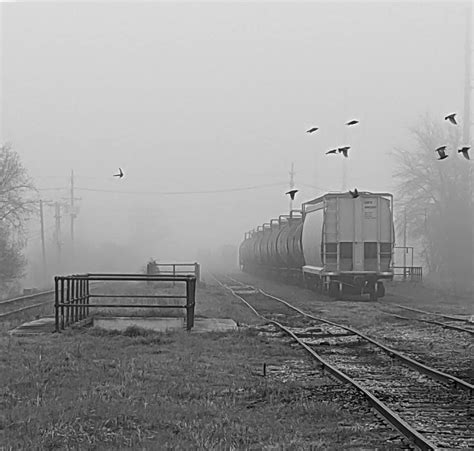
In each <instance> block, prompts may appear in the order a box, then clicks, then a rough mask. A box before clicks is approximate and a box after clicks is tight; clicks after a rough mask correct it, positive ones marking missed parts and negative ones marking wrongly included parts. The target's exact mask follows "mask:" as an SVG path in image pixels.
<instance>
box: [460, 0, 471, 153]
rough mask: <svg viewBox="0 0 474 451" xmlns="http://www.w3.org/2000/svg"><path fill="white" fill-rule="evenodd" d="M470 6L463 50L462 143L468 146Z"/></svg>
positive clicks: (469, 124)
mask: <svg viewBox="0 0 474 451" xmlns="http://www.w3.org/2000/svg"><path fill="white" fill-rule="evenodd" d="M471 28H472V4H471V2H469V4H468V6H467V7H466V30H465V32H466V43H465V48H464V121H463V133H462V135H463V141H464V144H465V145H467V146H469V145H470V143H471V125H472V123H471V122H472V119H471V97H472V35H471V33H472V30H471Z"/></svg>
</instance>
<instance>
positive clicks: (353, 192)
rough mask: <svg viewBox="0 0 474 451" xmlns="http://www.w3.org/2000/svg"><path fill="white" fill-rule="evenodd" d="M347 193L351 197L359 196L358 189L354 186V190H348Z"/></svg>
mask: <svg viewBox="0 0 474 451" xmlns="http://www.w3.org/2000/svg"><path fill="white" fill-rule="evenodd" d="M349 194H350V195H351V196H352V198H353V199H356V198H357V197H359V191H357V188H354V191H351V190H349Z"/></svg>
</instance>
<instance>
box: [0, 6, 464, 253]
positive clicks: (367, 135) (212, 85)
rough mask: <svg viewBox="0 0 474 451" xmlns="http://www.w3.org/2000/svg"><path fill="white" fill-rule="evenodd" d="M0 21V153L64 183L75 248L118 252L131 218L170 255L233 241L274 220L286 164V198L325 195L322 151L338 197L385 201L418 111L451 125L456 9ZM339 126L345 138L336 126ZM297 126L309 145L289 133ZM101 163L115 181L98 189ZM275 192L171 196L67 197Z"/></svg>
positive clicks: (109, 14) (199, 11)
mask: <svg viewBox="0 0 474 451" xmlns="http://www.w3.org/2000/svg"><path fill="white" fill-rule="evenodd" d="M1 9H2V27H1V29H2V35H1V39H2V44H1V49H2V73H1V75H2V101H1V103H2V105H1V106H2V117H1V136H0V140H1V141H2V142H5V141H8V142H11V143H13V145H14V148H15V149H16V150H17V151H18V152H19V153H20V155H21V157H22V159H23V161H24V163H25V165H26V166H27V168H28V170H29V171H30V173H31V174H32V175H33V177H34V178H35V181H36V183H37V185H38V186H39V187H41V188H47V187H63V186H64V187H66V186H67V184H68V176H69V173H70V170H71V168H73V169H74V171H75V175H76V185H77V188H78V190H77V195H78V196H79V197H81V198H82V200H81V201H80V202H79V203H80V205H81V212H80V215H79V217H78V223H77V227H78V228H77V233H78V235H81V234H82V236H83V237H87V238H88V239H91V240H99V241H100V240H106V239H112V240H122V241H123V240H129V241H130V240H131V239H132V238H131V236H132V232H131V229H133V222H134V220H133V218H134V217H136V216H137V215H145V216H146V215H149V216H150V217H152V218H154V219H153V221H155V225H156V227H157V228H158V229H159V228H160V227H163V228H164V229H166V234H167V238H168V244H167V245H166V246H168V247H169V250H168V251H169V252H172V249H173V248H174V247H176V249H179V252H178V253H177V254H176V255H181V254H182V255H185V254H186V252H188V251H189V250H190V249H192V252H193V253H192V255H194V250H195V248H196V247H199V246H201V245H202V246H207V245H209V244H210V243H211V242H213V241H214V240H215V241H216V242H217V243H218V244H220V243H225V242H230V243H235V244H238V242H239V241H240V239H241V237H242V235H243V233H244V232H245V231H247V230H248V229H250V228H253V227H255V226H257V225H259V224H261V223H263V222H264V221H267V220H268V219H270V218H271V217H276V216H278V215H279V214H282V213H284V212H286V210H287V208H288V200H287V198H286V197H285V196H284V192H285V188H286V187H287V185H285V183H287V182H288V170H289V168H290V164H291V162H292V161H294V163H295V169H296V185H297V188H299V189H300V190H301V193H299V197H298V200H299V201H303V200H309V199H310V198H312V197H314V195H316V194H322V193H323V192H326V191H330V190H340V189H341V172H342V171H341V168H342V161H343V160H342V158H341V157H339V156H326V155H324V153H325V151H326V150H328V149H330V148H333V147H337V146H342V145H346V144H347V145H351V146H352V147H353V149H352V151H351V152H350V158H349V159H348V160H347V161H345V164H346V166H347V182H348V188H349V187H351V188H352V187H354V186H356V187H357V188H358V189H359V190H372V191H374V190H379V191H390V190H392V189H393V181H392V170H393V164H392V161H391V159H390V157H389V155H388V154H389V152H390V150H391V149H392V148H393V147H394V146H396V145H402V144H404V143H406V141H407V127H408V126H410V125H412V124H413V123H414V122H415V121H416V120H417V118H418V117H419V116H420V115H423V114H425V113H426V112H429V113H431V114H432V115H433V116H435V117H436V116H439V117H444V116H445V115H446V114H447V113H450V112H454V111H458V112H459V113H462V100H463V99H462V95H463V91H462V90H463V76H464V71H463V52H464V47H463V46H464V23H465V22H464V10H463V4H462V3H455V2H449V3H440V2H436V3H427V2H425V3H408V2H404V3H403V2H396V3H388V2H383V3H374V2H371V3H339V2H338V3H322V2H319V3H287V4H285V3H274V4H271V3H226V4H217V3H201V4H199V3H178V4H172V3H67V4H59V3H44V4H41V3H38V4H34V3H7V4H5V3H4V4H2V5H1ZM353 118H357V119H359V120H360V121H361V124H360V125H359V126H358V127H357V128H352V129H350V130H348V129H347V128H345V127H344V125H343V124H344V122H346V121H348V120H350V119H353ZM313 125H316V126H318V127H320V131H318V132H316V133H315V134H313V135H309V134H307V133H305V131H306V130H307V129H308V128H310V127H311V126H313ZM119 166H120V167H122V168H123V169H124V171H125V173H126V177H124V179H122V180H117V179H114V178H113V177H112V174H113V173H114V172H115V171H116V170H117V168H118V167H119ZM276 183H281V184H280V185H279V186H274V187H267V188H261V189H258V190H249V191H242V192H229V193H220V194H196V195H181V196H171V195H168V196H165V195H153V194H141V195H139V194H123V193H113V192H112V193H111V192H92V191H83V190H80V188H88V189H98V190H112V191H114V190H117V191H128V192H147V193H150V192H169V191H200V190H213V189H227V188H240V187H249V186H255V185H263V184H276ZM309 185H314V186H316V187H317V189H315V188H311V187H310V186H309ZM43 194H44V197H47V198H49V199H55V198H60V197H64V196H67V191H63V192H60V191H48V192H43ZM150 221H152V219H150ZM164 229H163V230H164ZM92 237H94V238H92ZM196 243H198V244H196ZM162 245H163V246H165V245H164V244H162ZM155 247H158V244H157V245H156V246H155ZM168 251H167V252H168ZM180 253H181V254H180ZM151 254H155V255H158V254H159V252H152V253H151Z"/></svg>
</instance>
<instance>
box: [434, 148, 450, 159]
mask: <svg viewBox="0 0 474 451" xmlns="http://www.w3.org/2000/svg"><path fill="white" fill-rule="evenodd" d="M445 150H446V146H441V147H438V148H437V149H436V150H435V152H438V153H439V158H438V160H444V159H445V158H448V155H446V152H445Z"/></svg>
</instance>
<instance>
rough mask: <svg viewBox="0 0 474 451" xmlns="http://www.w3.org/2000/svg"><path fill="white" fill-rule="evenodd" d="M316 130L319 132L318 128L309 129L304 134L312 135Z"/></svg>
mask: <svg viewBox="0 0 474 451" xmlns="http://www.w3.org/2000/svg"><path fill="white" fill-rule="evenodd" d="M316 130H319V128H318V127H313V128H310V129H309V130H306V133H313V132H315V131H316Z"/></svg>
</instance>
